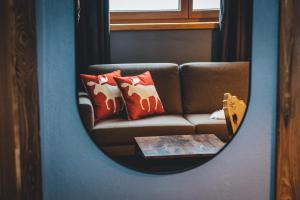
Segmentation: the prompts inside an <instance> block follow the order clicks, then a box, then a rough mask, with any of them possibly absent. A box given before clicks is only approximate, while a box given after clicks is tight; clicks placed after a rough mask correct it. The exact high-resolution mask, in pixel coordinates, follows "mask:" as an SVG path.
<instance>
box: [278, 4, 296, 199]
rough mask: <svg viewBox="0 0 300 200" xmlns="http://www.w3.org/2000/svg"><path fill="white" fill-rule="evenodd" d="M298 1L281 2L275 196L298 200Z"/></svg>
mask: <svg viewBox="0 0 300 200" xmlns="http://www.w3.org/2000/svg"><path fill="white" fill-rule="evenodd" d="M299 19H300V1H299V0H282V1H281V30H280V71H279V81H280V83H279V109H278V111H279V115H278V137H277V144H278V145H277V147H278V149H277V151H278V152H277V189H276V191H277V199H279V200H281V199H283V200H286V199H289V200H296V199H300V26H299Z"/></svg>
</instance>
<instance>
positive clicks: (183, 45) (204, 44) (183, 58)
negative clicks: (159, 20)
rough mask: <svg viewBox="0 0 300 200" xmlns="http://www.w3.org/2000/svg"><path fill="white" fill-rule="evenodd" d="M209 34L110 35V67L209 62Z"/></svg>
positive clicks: (208, 32)
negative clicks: (141, 63) (111, 65)
mask: <svg viewBox="0 0 300 200" xmlns="http://www.w3.org/2000/svg"><path fill="white" fill-rule="evenodd" d="M212 33H213V31H212V30H158V31H112V32H111V41H110V43H111V61H112V63H138V62H170V63H177V64H183V63H186V62H201V61H211V57H212Z"/></svg>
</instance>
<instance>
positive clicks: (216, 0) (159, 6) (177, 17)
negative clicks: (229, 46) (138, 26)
mask: <svg viewBox="0 0 300 200" xmlns="http://www.w3.org/2000/svg"><path fill="white" fill-rule="evenodd" d="M219 4H220V0H110V11H111V22H112V23H113V24H122V23H161V22H217V21H218V16H219V8H220V5H219Z"/></svg>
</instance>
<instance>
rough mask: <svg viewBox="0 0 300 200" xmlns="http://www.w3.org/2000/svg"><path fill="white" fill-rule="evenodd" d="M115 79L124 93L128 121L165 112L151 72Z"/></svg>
mask: <svg viewBox="0 0 300 200" xmlns="http://www.w3.org/2000/svg"><path fill="white" fill-rule="evenodd" d="M114 78H115V80H116V82H117V83H118V86H119V88H120V90H121V92H122V96H123V98H124V102H125V106H126V111H127V116H128V119H132V120H135V119H140V118H143V117H146V116H151V115H156V114H162V113H164V112H165V111H164V107H163V105H162V102H161V100H160V98H159V96H158V93H157V91H156V88H155V85H154V82H153V80H152V77H151V74H150V72H149V71H147V72H145V73H143V74H141V75H137V76H127V77H114Z"/></svg>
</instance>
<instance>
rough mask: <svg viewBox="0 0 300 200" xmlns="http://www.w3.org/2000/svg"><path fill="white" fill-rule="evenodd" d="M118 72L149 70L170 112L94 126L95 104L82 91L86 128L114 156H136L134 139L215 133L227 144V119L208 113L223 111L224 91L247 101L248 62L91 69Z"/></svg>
mask: <svg viewBox="0 0 300 200" xmlns="http://www.w3.org/2000/svg"><path fill="white" fill-rule="evenodd" d="M117 69H120V70H121V71H122V75H123V76H128V75H136V74H140V73H143V72H145V71H150V72H151V74H152V77H153V79H154V82H155V85H156V88H157V92H158V94H159V96H160V98H161V100H162V103H163V105H164V108H165V111H166V113H165V114H164V115H160V116H152V117H148V118H144V119H139V120H133V121H128V120H127V119H126V117H121V116H120V117H116V118H112V119H107V120H103V121H100V122H98V123H96V124H94V116H93V107H92V103H91V100H90V99H89V97H88V96H87V95H86V94H85V93H84V92H80V93H79V110H80V114H81V117H82V119H83V122H84V124H85V126H86V127H87V129H88V130H89V131H90V135H91V137H92V138H93V139H94V141H95V142H96V143H97V145H99V146H101V147H102V148H103V149H104V150H105V151H107V153H109V154H112V155H121V154H125V155H127V154H132V153H134V137H136V136H161V135H180V134H208V133H212V134H215V135H216V136H218V137H219V138H220V139H221V140H223V141H224V142H227V141H228V140H229V135H228V132H227V127H226V122H225V120H213V119H210V118H209V117H210V114H211V113H212V112H214V111H216V110H218V109H222V100H223V95H224V93H226V92H230V93H232V94H233V95H236V96H238V97H239V98H240V99H242V100H244V101H245V102H247V100H248V89H249V88H248V87H249V63H248V62H230V63H220V62H218V63H214V62H207V63H202V62H201V63H200V62H199V63H186V64H183V65H181V66H178V65H177V64H171V63H140V64H139V63H135V64H104V65H93V66H90V67H89V68H88V73H90V74H103V73H108V72H112V71H114V70H117Z"/></svg>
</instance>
